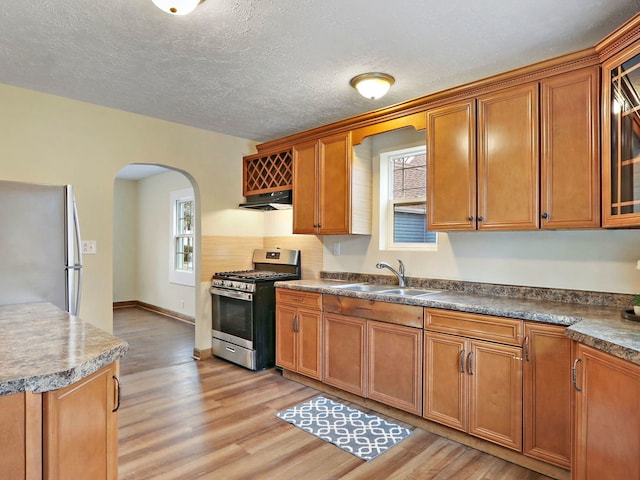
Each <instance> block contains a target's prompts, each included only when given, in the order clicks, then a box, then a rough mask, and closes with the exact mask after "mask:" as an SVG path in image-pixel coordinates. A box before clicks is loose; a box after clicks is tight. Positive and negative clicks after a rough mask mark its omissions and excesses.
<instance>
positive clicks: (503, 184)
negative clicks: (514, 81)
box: [427, 83, 539, 230]
mask: <svg viewBox="0 0 640 480" xmlns="http://www.w3.org/2000/svg"><path fill="white" fill-rule="evenodd" d="M537 105H538V85H537V83H534V84H525V85H520V86H517V87H512V88H508V89H503V90H497V91H494V92H490V93H487V94H485V95H482V96H479V97H477V99H468V100H465V101H461V102H458V103H454V104H451V105H447V106H443V107H439V108H436V109H433V110H428V111H427V155H428V158H427V196H428V201H427V205H429V215H428V219H427V221H428V230H475V229H478V230H522V229H531V228H537V227H538V215H537V212H538V170H539V167H538V161H539V155H538V108H537ZM476 117H477V120H476ZM476 142H477V143H476ZM476 144H477V150H476ZM476 172H477V174H476ZM476 175H477V176H476Z"/></svg>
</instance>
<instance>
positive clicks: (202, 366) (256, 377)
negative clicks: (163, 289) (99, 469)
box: [114, 308, 548, 480]
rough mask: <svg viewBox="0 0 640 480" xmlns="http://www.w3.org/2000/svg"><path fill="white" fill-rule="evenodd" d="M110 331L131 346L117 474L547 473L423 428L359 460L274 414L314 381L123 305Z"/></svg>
mask: <svg viewBox="0 0 640 480" xmlns="http://www.w3.org/2000/svg"><path fill="white" fill-rule="evenodd" d="M163 332H164V333H163ZM114 333H115V334H116V335H118V336H120V337H121V338H123V339H125V340H127V341H129V342H130V345H131V349H130V352H129V354H128V356H127V357H125V358H124V359H123V360H122V363H121V376H122V378H121V383H122V407H121V410H120V442H119V448H120V455H119V461H120V467H119V472H120V479H121V480H142V479H154V480H188V479H225V480H231V479H252V480H253V479H269V480H270V479H277V480H289V479H291V480H293V479H296V480H297V479H305V480H307V479H309V480H316V479H318V480H320V479H350V480H356V479H359V480H360V479H361V480H364V479H367V480H368V479H381V480H382V479H385V480H386V479H398V480H399V479H403V480H404V479H422V480H512V479H513V480H516V479H517V480H546V479H547V478H548V477H545V476H543V475H540V474H538V473H535V472H532V471H529V470H526V469H524V468H522V467H519V466H516V465H513V464H511V463H508V462H506V461H504V460H500V459H498V458H496V457H493V456H491V455H488V454H484V453H481V452H479V451H477V450H474V449H472V448H470V447H466V446H463V445H460V444H458V443H456V442H453V441H451V440H447V439H444V438H442V437H439V436H437V435H434V434H432V433H429V432H427V431H425V430H422V429H420V428H416V429H415V431H414V433H413V434H412V435H411V436H410V437H408V438H407V439H406V440H404V441H402V442H401V443H400V444H398V445H397V446H395V447H393V448H392V449H390V450H389V451H387V452H385V453H384V454H383V455H381V456H380V457H378V458H376V459H375V460H373V461H371V462H364V461H363V460H359V459H358V458H356V457H354V456H352V455H351V454H349V453H346V452H344V451H342V450H341V449H339V448H338V447H335V446H334V445H331V444H329V443H326V442H324V441H322V440H319V439H317V438H316V437H314V436H312V435H310V434H308V433H305V432H304V431H302V430H300V429H298V428H296V427H294V426H292V425H290V424H288V423H286V422H283V421H282V420H279V419H278V418H276V417H275V416H274V414H275V413H276V412H277V411H279V410H282V409H284V408H287V407H290V406H293V405H295V404H297V403H300V402H303V401H306V400H308V399H310V398H313V397H314V396H316V395H317V394H318V393H319V392H318V391H317V390H314V389H313V388H310V387H306V386H303V385H300V384H298V383H296V382H293V381H291V380H288V379H285V378H283V377H282V376H281V375H280V374H279V373H278V372H276V371H275V370H273V369H272V370H267V371H263V372H251V371H249V370H246V369H243V368H241V367H239V366H236V365H233V364H230V363H228V362H225V361H223V360H220V359H216V358H214V359H208V360H204V361H200V362H196V361H193V360H192V359H191V356H190V355H191V351H192V350H193V326H191V325H188V324H185V323H184V322H180V321H178V320H172V319H169V318H167V317H164V316H161V315H156V314H153V313H151V312H148V311H145V310H142V309H139V308H126V309H117V310H115V311H114ZM344 403H347V404H350V403H349V402H344ZM358 408H361V407H358ZM361 409H362V408H361ZM362 410H365V411H367V410H366V409H362ZM392 420H394V419H392ZM394 421H396V422H397V420H394ZM397 423H401V424H402V422H397ZM403 425H405V426H406V424H403Z"/></svg>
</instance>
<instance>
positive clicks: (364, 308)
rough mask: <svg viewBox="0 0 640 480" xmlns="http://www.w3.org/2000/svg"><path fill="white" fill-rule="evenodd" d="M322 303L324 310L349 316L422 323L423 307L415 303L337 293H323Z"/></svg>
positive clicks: (411, 323)
mask: <svg viewBox="0 0 640 480" xmlns="http://www.w3.org/2000/svg"><path fill="white" fill-rule="evenodd" d="M322 305H323V308H324V311H325V312H331V313H339V314H341V315H346V316H349V317H358V318H368V319H371V320H380V321H381V322H387V323H395V324H397V325H406V326H407V327H416V328H422V327H423V325H424V320H423V318H424V313H423V308H422V307H418V306H417V305H402V304H398V303H389V302H378V301H376V300H365V299H362V298H353V297H340V296H338V295H325V296H324V298H323V300H322Z"/></svg>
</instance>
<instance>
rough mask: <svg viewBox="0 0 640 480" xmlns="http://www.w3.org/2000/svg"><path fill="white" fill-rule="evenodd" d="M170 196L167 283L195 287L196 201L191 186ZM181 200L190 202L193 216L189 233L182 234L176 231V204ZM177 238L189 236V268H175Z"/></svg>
mask: <svg viewBox="0 0 640 480" xmlns="http://www.w3.org/2000/svg"><path fill="white" fill-rule="evenodd" d="M169 197H170V208H169V211H170V215H171V221H170V232H169V237H170V240H169V243H170V246H169V283H175V284H178V285H186V286H190V287H195V284H196V283H195V270H196V231H195V229H196V221H195V217H196V202H195V195H194V192H193V189H192V188H185V189H182V190H175V191H172V192H171V193H170V195H169ZM181 202H191V214H192V216H193V221H192V225H193V226H192V229H191V232H192V233H191V234H184V233H181V232H179V231H178V222H179V218H178V215H179V209H178V204H179V203H181ZM178 238H191V245H192V251H191V265H192V268H191V270H184V269H179V268H177V265H176V263H177V262H176V259H177V254H178V252H177V251H176V248H177V244H178Z"/></svg>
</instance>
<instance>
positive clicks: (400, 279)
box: [376, 259, 407, 287]
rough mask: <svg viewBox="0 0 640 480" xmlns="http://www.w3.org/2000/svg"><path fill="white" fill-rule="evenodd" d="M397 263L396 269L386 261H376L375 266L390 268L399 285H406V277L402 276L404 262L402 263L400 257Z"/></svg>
mask: <svg viewBox="0 0 640 480" xmlns="http://www.w3.org/2000/svg"><path fill="white" fill-rule="evenodd" d="M398 263H399V265H400V266H399V267H398V270H396V269H395V268H393V267H392V266H391V265H389V264H388V263H387V262H378V263H376V268H387V269H389V270H391V271H392V272H393V274H394V275H395V276H396V277H398V285H399V286H401V287H406V286H407V279H406V278H405V276H404V263H402V260H400V259H398Z"/></svg>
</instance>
